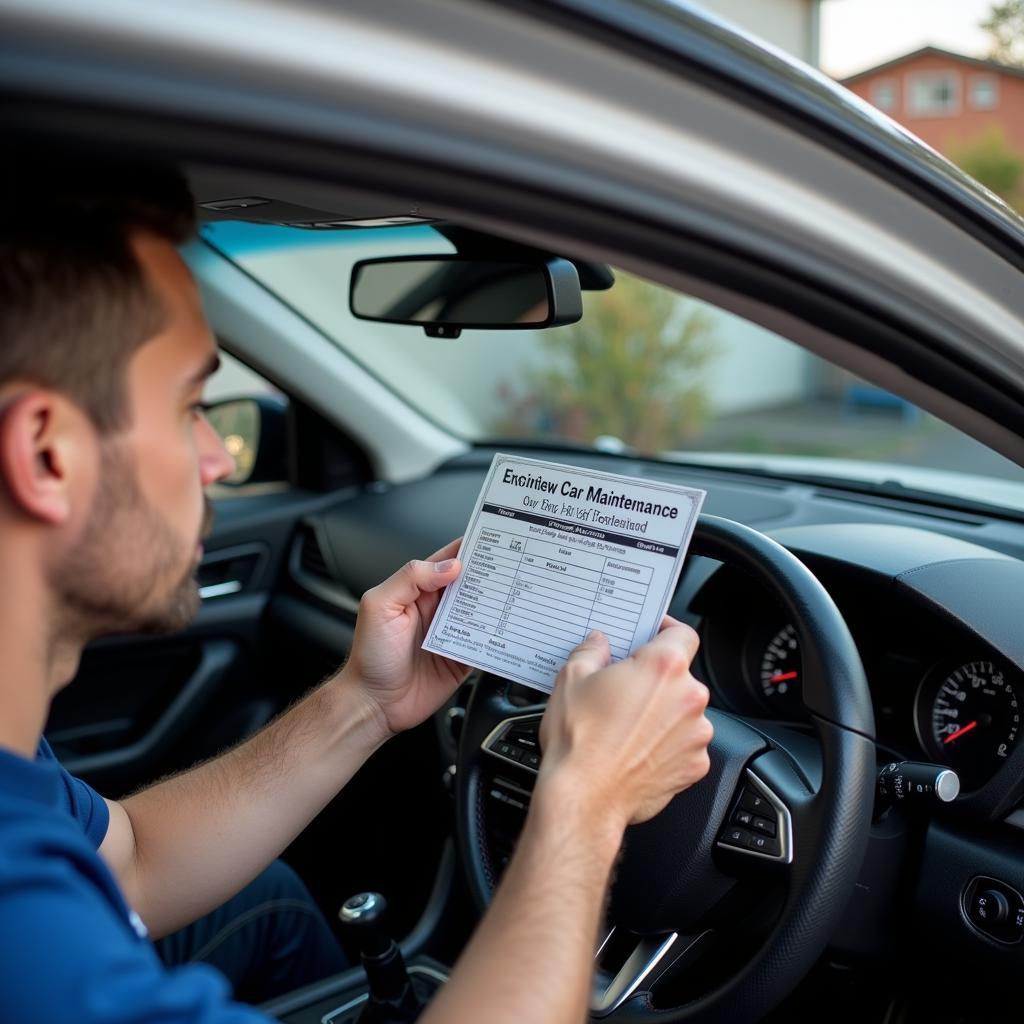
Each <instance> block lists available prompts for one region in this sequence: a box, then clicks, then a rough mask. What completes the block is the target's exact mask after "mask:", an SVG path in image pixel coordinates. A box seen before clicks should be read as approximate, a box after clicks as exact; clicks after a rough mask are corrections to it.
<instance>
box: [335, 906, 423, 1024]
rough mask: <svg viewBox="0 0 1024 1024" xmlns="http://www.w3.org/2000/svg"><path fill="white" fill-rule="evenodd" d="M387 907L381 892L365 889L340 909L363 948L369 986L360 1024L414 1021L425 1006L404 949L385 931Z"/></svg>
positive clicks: (348, 928)
mask: <svg viewBox="0 0 1024 1024" xmlns="http://www.w3.org/2000/svg"><path fill="white" fill-rule="evenodd" d="M387 909H388V904H387V900H385V899H384V897H383V896H381V894H380V893H379V892H361V893H359V894H358V895H356V896H352V897H351V898H349V899H347V900H345V902H344V903H343V904H342V905H341V910H339V911H338V920H340V921H341V923H342V924H343V925H344V927H345V930H346V932H348V934H349V937H350V938H351V939H352V941H353V942H354V943H355V944H356V945H357V946H358V947H359V952H360V954H361V957H360V959H361V960H362V963H363V968H364V969H365V971H366V981H367V984H368V985H369V993H368V998H367V1001H366V1003H365V1004H364V1006H363V1010H362V1012H361V1013H360V1015H359V1024H411V1022H412V1021H414V1020H415V1019H416V1018H417V1017H418V1016H419V1014H420V1011H421V1010H422V1009H423V1004H422V1003H421V1002H420V1000H419V997H418V996H417V994H416V990H415V989H414V988H413V986H412V984H411V982H410V981H409V974H408V972H407V971H406V969H405V960H404V958H403V957H402V951H401V950H400V949H399V948H398V944H397V943H396V942H395V941H394V939H392V938H391V936H390V935H389V934H388V933H387V931H386V930H385V917H386V914H387Z"/></svg>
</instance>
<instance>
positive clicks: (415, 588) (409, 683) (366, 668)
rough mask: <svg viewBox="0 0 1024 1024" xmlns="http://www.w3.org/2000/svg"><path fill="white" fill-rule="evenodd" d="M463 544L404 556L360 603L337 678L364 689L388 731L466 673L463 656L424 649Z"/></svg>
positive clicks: (416, 716) (404, 725) (443, 696)
mask: <svg viewBox="0 0 1024 1024" xmlns="http://www.w3.org/2000/svg"><path fill="white" fill-rule="evenodd" d="M459 543H460V540H453V541H452V542H451V543H450V544H448V545H447V546H446V547H443V548H442V549H441V550H440V551H437V552H435V553H434V554H432V555H431V556H430V557H429V558H428V559H426V560H425V561H412V562H408V563H406V564H405V565H404V566H402V568H401V569H399V570H398V572H396V573H395V574H394V575H393V576H391V577H389V578H388V579H386V580H385V581H384V582H383V583H381V584H379V585H378V586H376V587H374V588H373V589H372V590H368V591H367V592H366V593H365V594H364V595H363V599H362V601H360V603H359V617H358V618H357V620H356V634H355V639H354V640H353V642H352V654H351V657H350V658H349V660H348V662H347V663H346V664H345V667H344V668H343V669H342V671H341V673H340V676H339V680H338V681H339V683H340V684H341V685H344V686H353V687H358V688H361V691H362V693H363V695H364V696H365V697H366V699H367V700H368V702H369V703H370V706H371V708H372V709H373V711H374V713H375V714H376V715H377V717H378V718H379V719H380V721H381V725H382V728H383V729H384V731H385V734H386V735H394V734H395V733H398V732H402V731H403V730H405V729H411V728H412V727H413V726H414V725H419V723H420V722H422V721H424V719H426V718H427V717H428V716H429V715H432V714H433V713H434V712H435V711H436V710H437V709H438V708H439V707H440V706H441V705H442V704H443V703H444V702H445V701H446V700H447V699H448V698H449V697H450V696H451V695H452V694H453V693H454V692H455V689H456V687H457V686H458V685H459V683H461V682H462V681H463V680H464V679H465V678H466V676H467V675H468V674H469V669H468V668H467V667H466V666H465V665H463V664H461V663H460V662H457V661H452V660H450V659H449V658H442V657H440V656H439V655H436V654H430V653H429V652H427V651H423V650H421V649H420V645H421V644H422V643H423V639H424V637H425V636H426V634H427V628H428V627H429V626H430V620H431V619H432V618H433V617H434V612H436V611H437V606H438V604H439V602H440V600H441V591H442V590H443V589H444V588H445V587H446V586H447V585H448V584H449V583H452V582H454V581H455V580H456V579H457V578H458V575H459V573H460V572H461V571H462V566H461V565H460V564H459V560H458V559H457V558H455V554H456V552H457V551H458V550H459Z"/></svg>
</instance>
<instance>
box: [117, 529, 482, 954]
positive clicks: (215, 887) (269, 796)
mask: <svg viewBox="0 0 1024 1024" xmlns="http://www.w3.org/2000/svg"><path fill="white" fill-rule="evenodd" d="M457 547H458V542H457V541H455V542H453V543H452V544H450V545H448V547H446V548H444V549H443V550H441V551H439V552H437V553H436V554H435V555H433V556H431V558H430V559H428V560H426V561H417V562H410V563H409V564H408V565H406V566H405V567H403V568H402V569H401V570H400V571H399V572H397V573H396V574H395V575H394V576H392V577H391V578H390V579H389V580H386V581H385V582H384V583H382V584H381V585H380V586H378V587H375V588H374V589H373V590H371V591H368V592H367V594H366V595H365V596H364V598H363V601H362V603H361V605H360V612H359V620H358V622H357V626H356V636H355V640H354V642H353V648H352V656H351V658H350V659H349V662H348V664H347V665H346V666H345V667H344V668H343V669H342V670H341V671H340V672H339V673H338V674H337V675H335V676H333V677H332V678H331V679H329V680H327V682H325V683H324V684H322V685H321V686H320V687H319V688H318V689H316V690H315V691H314V692H313V693H312V694H310V695H309V696H308V697H306V698H305V699H304V700H303V701H302V702H301V703H299V704H298V705H296V706H295V707H294V708H292V709H291V710H290V711H288V712H286V713H285V714H283V715H282V716H281V717H280V718H278V719H277V720H276V721H275V722H274V723H272V724H271V725H270V726H268V727H267V728H266V729H264V730H263V731H262V732H260V733H259V734H258V735H256V736H254V737H253V738H252V739H250V740H249V741H247V742H246V743H243V744H242V745H241V746H239V747H236V748H235V749H234V750H232V751H229V752H228V753H227V754H224V755H222V756H221V757H218V758H216V759H215V760H213V761H210V762H208V763H206V764H204V765H201V766H200V767H198V768H195V769H193V770H191V771H188V772H185V773H184V774H182V775H178V776H176V777H173V778H170V779H167V780H165V781H163V782H160V783H157V784H156V785H154V786H151V787H150V788H148V789H145V790H143V791H142V792H140V793H137V794H135V795H134V796H130V797H128V798H127V799H125V800H123V801H121V802H120V803H115V802H113V801H107V804H108V807H109V808H110V825H109V827H108V829H107V835H106V838H105V839H104V841H103V844H102V846H101V847H100V853H101V854H102V855H103V856H104V858H105V859H106V861H107V862H108V864H110V866H111V868H112V870H113V871H114V873H115V875H116V876H117V878H118V881H119V882H120V883H121V886H122V888H123V889H124V892H125V895H126V897H127V898H128V900H129V902H130V903H131V905H132V906H133V907H134V908H135V910H137V911H138V913H139V914H140V915H141V916H142V919H143V920H144V921H145V922H146V925H147V927H148V928H149V930H150V932H151V934H152V935H153V936H154V937H159V936H162V935H166V934H168V933H170V932H172V931H174V930H175V929H177V928H180V927H182V926H184V925H186V924H188V923H190V922H191V921H194V920H195V919H196V918H198V917H200V916H201V915H202V914H204V913H206V912H207V911H209V910H212V909H213V908H214V907H216V906H219V905H220V904H221V903H223V902H224V901H225V900H227V899H229V898H230V897H231V896H232V895H234V894H235V893H236V892H238V890H239V889H241V888H242V887H243V886H244V885H246V884H247V883H248V882H249V881H251V880H252V879H253V878H255V877H256V875H258V874H259V873H260V871H262V870H263V869H264V868H265V867H266V866H267V865H268V864H269V863H270V862H271V861H272V860H273V859H274V857H276V856H278V854H280V853H281V851H282V850H284V848H285V847H286V846H287V845H288V844H289V843H290V842H291V841H292V840H293V839H294V838H295V836H297V835H298V834H299V832H301V831H302V829H303V828H305V826H306V825H307V824H308V823H309V822H310V821H311V820H312V819H313V817H315V815H316V814H317V813H318V812H319V811H320V810H322V809H323V807H324V806H325V805H326V804H327V803H328V801H330V800H331V799H332V798H333V797H334V796H335V794H336V793H337V792H338V790H339V789H341V787H342V786H344V785H345V783H346V782H348V780H349V779H350V778H351V777H352V776H353V775H354V774H355V772H356V771H357V770H358V769H359V768H360V766H361V765H362V764H363V762H364V761H365V760H366V759H367V758H368V757H369V756H370V755H371V754H372V753H373V752H374V751H375V750H376V749H377V748H378V747H379V746H381V744H382V743H384V741H385V740H386V739H388V738H389V737H390V736H392V735H394V734H395V733H397V732H399V731H401V730H403V729H407V728H410V727H412V726H414V725H416V724H418V723H419V722H421V721H423V720H424V719H425V718H427V717H428V716H429V715H430V714H431V713H432V712H433V711H435V710H436V709H437V708H438V707H440V706H441V705H442V704H443V703H444V702H445V700H447V699H448V697H449V696H451V694H452V692H454V690H455V688H456V687H457V686H458V684H459V683H460V682H461V681H462V679H463V678H464V677H465V675H466V669H465V667H464V666H462V665H459V664H457V663H456V662H452V661H447V660H446V659H443V658H439V657H437V656H436V655H432V654H431V655H428V654H426V653H425V652H423V651H421V650H420V649H419V645H420V643H422V640H423V637H424V635H425V633H426V628H427V625H429V622H430V619H431V617H432V616H433V613H434V610H435V609H436V606H437V603H438V601H439V598H440V593H441V590H442V589H443V588H444V587H445V586H446V585H447V584H448V583H450V582H451V581H452V580H454V579H455V578H456V577H457V576H458V573H459V565H458V562H457V561H455V560H453V559H452V557H451V556H452V555H454V554H455V551H456V550H457Z"/></svg>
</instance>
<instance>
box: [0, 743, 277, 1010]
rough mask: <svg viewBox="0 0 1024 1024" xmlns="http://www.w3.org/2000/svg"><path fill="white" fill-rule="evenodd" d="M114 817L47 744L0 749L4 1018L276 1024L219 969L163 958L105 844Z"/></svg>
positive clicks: (0, 999) (0, 1001)
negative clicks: (34, 749) (234, 993)
mask: <svg viewBox="0 0 1024 1024" xmlns="http://www.w3.org/2000/svg"><path fill="white" fill-rule="evenodd" d="M109 820H110V819H109V814H108V812H107V808H106V805H105V804H104V802H103V799H102V798H101V797H100V796H99V794H97V793H96V792H95V791H94V790H92V789H90V787H88V786H87V785H85V783H84V782H81V781H80V780H78V779H75V778H73V777H72V776H71V775H69V774H68V773H67V772H65V771H64V769H63V768H62V767H61V766H60V764H59V763H58V762H57V760H56V759H55V758H54V756H53V753H52V751H51V750H50V748H49V747H48V746H47V745H46V743H45V741H44V742H43V743H42V744H41V745H40V749H39V753H38V756H37V758H36V760H35V761H27V760H25V758H23V757H19V756H18V755H16V754H13V753H10V752H9V751H6V750H3V749H0V936H2V953H0V1021H4V1022H6V1021H12V1022H14V1021H17V1022H19V1024H21V1022H26V1024H27V1022H29V1021H31V1022H33V1024H67V1022H69V1021H74V1024H157V1022H159V1024H267V1018H266V1017H264V1016H263V1015H262V1014H260V1013H257V1012H256V1011H255V1010H253V1009H251V1008H249V1007H246V1006H242V1005H241V1004H238V1003H233V1002H231V1001H230V1000H229V998H228V984H227V981H226V979H225V978H224V977H223V975H221V974H220V973H219V972H217V971H216V970H214V969H213V968H212V967H208V966H206V965H203V964H195V965H191V966H188V967H182V968H176V969H174V970H168V969H167V968H166V967H164V965H163V964H162V963H161V962H160V959H159V957H158V956H157V955H156V951H155V950H154V949H153V946H152V945H151V943H150V942H149V941H148V940H147V939H146V938H145V937H144V929H143V928H142V927H141V925H139V923H138V918H137V915H135V914H134V912H133V911H132V910H131V908H130V907H129V906H128V905H127V903H126V902H125V899H124V896H123V895H122V893H121V890H120V888H119V886H118V884H117V882H116V881H115V880H114V877H113V875H112V874H111V873H110V871H109V870H108V868H107V866H106V864H105V863H104V862H103V860H102V859H101V858H100V856H99V854H98V853H97V852H96V851H97V847H98V846H99V844H100V843H101V842H102V841H103V837H104V835H106V831H107V826H108V824H109ZM133 921H134V922H135V923H134V924H133ZM140 933H143V934H140Z"/></svg>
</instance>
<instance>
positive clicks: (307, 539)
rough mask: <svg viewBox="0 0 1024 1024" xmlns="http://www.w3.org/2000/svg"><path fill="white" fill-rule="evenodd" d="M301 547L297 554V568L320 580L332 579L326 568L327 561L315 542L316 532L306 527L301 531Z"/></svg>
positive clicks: (317, 542)
mask: <svg viewBox="0 0 1024 1024" xmlns="http://www.w3.org/2000/svg"><path fill="white" fill-rule="evenodd" d="M300 544H301V545H302V548H301V551H300V554H299V566H300V568H301V569H302V570H303V571H304V572H308V573H309V574H310V575H311V576H320V577H321V578H322V579H327V580H329V579H332V578H333V577H332V574H331V570H330V569H328V568H327V561H326V559H325V558H324V553H323V551H322V550H321V548H320V542H319V541H318V540H317V537H316V531H315V530H314V529H313V528H312V527H311V526H307V527H305V528H304V529H303V531H302V540H301V541H300Z"/></svg>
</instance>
